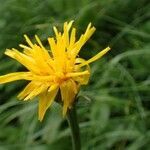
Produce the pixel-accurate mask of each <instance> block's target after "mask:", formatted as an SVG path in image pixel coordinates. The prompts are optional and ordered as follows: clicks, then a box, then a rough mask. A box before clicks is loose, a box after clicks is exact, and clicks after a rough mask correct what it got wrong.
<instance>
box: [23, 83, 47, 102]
mask: <svg viewBox="0 0 150 150" xmlns="http://www.w3.org/2000/svg"><path fill="white" fill-rule="evenodd" d="M47 88H48V85H46V84H42V83H40V84H39V85H38V86H37V87H36V88H35V89H32V91H31V92H30V93H29V94H28V95H27V96H26V98H25V99H24V100H25V101H27V100H31V99H33V98H34V97H36V96H37V95H39V94H40V93H42V92H44V91H45V90H47Z"/></svg>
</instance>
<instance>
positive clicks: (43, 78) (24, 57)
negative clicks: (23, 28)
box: [0, 21, 110, 121]
mask: <svg viewBox="0 0 150 150" xmlns="http://www.w3.org/2000/svg"><path fill="white" fill-rule="evenodd" d="M72 23H73V21H70V22H69V23H68V22H65V23H64V26H63V33H61V32H59V31H58V30H57V28H56V27H53V29H54V32H55V38H53V37H49V38H48V42H49V45H50V50H47V49H46V48H45V47H44V46H43V44H42V42H41V41H40V39H39V38H38V36H37V35H36V36H35V39H36V41H37V43H38V44H33V43H32V42H31V41H30V39H29V38H28V37H27V36H26V35H25V36H24V37H25V39H26V42H27V43H28V46H25V45H22V44H20V47H21V48H23V52H22V53H21V52H19V51H18V50H16V49H14V48H13V49H12V50H9V49H7V50H6V52H5V54H6V55H8V56H9V57H11V58H13V59H15V60H17V61H18V62H20V63H21V64H22V65H24V66H25V67H26V69H27V70H28V71H26V72H15V73H10V74H7V75H3V76H0V84H2V83H7V82H11V81H15V80H28V81H30V82H29V83H28V85H27V86H26V87H25V89H24V90H23V91H22V92H21V93H20V94H19V95H18V98H19V99H24V100H25V101H26V100H30V99H33V98H34V97H36V96H38V97H39V120H40V121H41V120H42V119H43V117H44V115H45V113H46V111H47V109H48V108H49V107H50V106H51V104H52V103H53V101H54V99H55V97H56V95H57V93H58V91H59V90H60V93H61V98H62V103H63V115H65V114H66V112H67V110H68V108H69V109H70V108H71V106H72V104H73V102H74V100H75V96H76V94H77V93H78V91H79V88H80V86H81V85H85V84H87V83H88V80H89V76H90V68H89V65H88V64H89V63H91V62H93V61H95V60H97V59H99V58H100V57H102V56H103V55H104V54H105V53H107V52H108V51H109V50H110V48H109V47H107V48H105V49H104V50H102V51H101V52H99V53H98V54H97V55H95V56H94V57H92V58H91V59H89V60H84V59H82V58H79V57H78V54H79V51H80V49H81V48H82V46H83V45H84V44H85V43H86V42H87V40H88V39H89V38H90V37H91V35H92V34H93V33H94V31H95V27H92V26H91V23H89V25H88V27H87V29H86V31H85V33H84V34H82V35H81V36H80V38H79V39H78V40H77V39H76V29H75V28H72V29H71V27H72Z"/></svg>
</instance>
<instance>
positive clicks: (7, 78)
mask: <svg viewBox="0 0 150 150" xmlns="http://www.w3.org/2000/svg"><path fill="white" fill-rule="evenodd" d="M32 79H33V78H32V73H30V72H15V73H9V74H7V75H3V76H0V84H2V83H7V82H12V81H16V80H32Z"/></svg>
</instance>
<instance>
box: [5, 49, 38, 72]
mask: <svg viewBox="0 0 150 150" xmlns="http://www.w3.org/2000/svg"><path fill="white" fill-rule="evenodd" d="M5 54H6V55H7V56H9V57H11V58H13V59H15V60H17V61H18V62H20V63H21V64H22V65H24V66H25V67H26V68H27V69H28V70H30V71H32V72H35V73H37V74H39V70H38V68H37V66H36V65H35V60H34V59H33V58H31V57H29V56H27V55H25V54H23V53H21V52H19V51H18V50H16V49H12V50H9V49H7V50H6V51H5Z"/></svg>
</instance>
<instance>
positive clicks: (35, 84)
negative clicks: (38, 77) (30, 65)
mask: <svg viewBox="0 0 150 150" xmlns="http://www.w3.org/2000/svg"><path fill="white" fill-rule="evenodd" d="M39 86H41V83H39V82H36V81H31V82H30V83H29V84H28V85H27V86H26V87H25V88H24V90H23V91H22V92H21V93H20V94H19V95H18V96H17V97H18V98H19V99H24V98H25V97H27V96H28V95H29V94H30V93H31V92H32V91H33V90H35V89H37V88H38V87H39Z"/></svg>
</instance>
